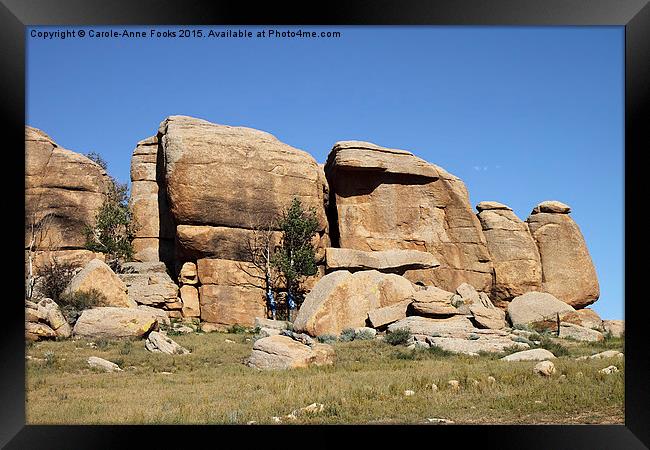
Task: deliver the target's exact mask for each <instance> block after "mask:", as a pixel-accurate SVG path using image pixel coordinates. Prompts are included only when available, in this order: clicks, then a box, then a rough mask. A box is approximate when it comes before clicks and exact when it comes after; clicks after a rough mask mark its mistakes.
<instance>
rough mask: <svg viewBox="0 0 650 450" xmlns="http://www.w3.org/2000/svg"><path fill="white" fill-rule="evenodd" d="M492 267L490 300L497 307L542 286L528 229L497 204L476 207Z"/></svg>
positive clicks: (535, 246) (482, 203)
mask: <svg viewBox="0 0 650 450" xmlns="http://www.w3.org/2000/svg"><path fill="white" fill-rule="evenodd" d="M476 209H477V210H478V214H477V216H478V218H479V221H480V222H481V227H482V228H483V234H484V235H485V239H486V241H487V247H488V250H489V252H490V257H491V259H492V264H493V266H494V285H493V286H492V297H493V300H494V301H495V303H496V304H497V306H501V307H503V306H506V305H507V304H506V305H504V304H503V302H506V301H509V300H511V299H513V298H514V297H517V296H519V295H522V294H524V293H526V292H529V291H539V290H540V289H541V286H542V266H541V263H540V259H539V252H538V250H537V245H536V244H535V241H534V240H533V238H532V237H531V235H530V233H529V231H528V226H527V225H526V223H525V222H522V221H521V220H520V219H519V218H518V217H517V216H516V215H515V213H514V212H512V209H510V208H509V207H508V206H506V205H503V204H501V203H497V202H481V203H479V204H478V205H476Z"/></svg>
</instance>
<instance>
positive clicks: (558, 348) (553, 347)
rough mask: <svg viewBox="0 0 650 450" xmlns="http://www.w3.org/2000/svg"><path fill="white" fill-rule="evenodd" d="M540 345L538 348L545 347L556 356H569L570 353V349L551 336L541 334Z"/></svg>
mask: <svg viewBox="0 0 650 450" xmlns="http://www.w3.org/2000/svg"><path fill="white" fill-rule="evenodd" d="M539 342H540V343H539V345H538V346H536V347H537V348H544V349H546V350H548V351H549V352H551V353H553V354H554V355H555V356H567V355H568V354H569V349H568V348H566V347H565V346H564V345H562V344H560V343H559V342H557V340H554V339H552V338H551V337H549V336H546V335H544V336H541V338H540V339H539Z"/></svg>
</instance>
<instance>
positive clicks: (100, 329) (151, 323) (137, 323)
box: [72, 306, 159, 339]
mask: <svg viewBox="0 0 650 450" xmlns="http://www.w3.org/2000/svg"><path fill="white" fill-rule="evenodd" d="M158 327H159V323H158V320H157V318H156V316H155V315H154V314H152V313H150V312H148V311H146V310H142V309H140V308H116V307H112V306H109V307H100V308H92V309H86V310H85V311H84V312H82V313H81V316H79V318H78V319H77V322H76V323H75V325H74V328H73V330H72V333H73V334H74V335H75V336H81V337H86V338H105V339H116V338H126V337H130V338H141V337H143V336H146V335H147V334H148V333H149V332H151V331H155V330H157V329H158Z"/></svg>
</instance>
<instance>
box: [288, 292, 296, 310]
mask: <svg viewBox="0 0 650 450" xmlns="http://www.w3.org/2000/svg"><path fill="white" fill-rule="evenodd" d="M287 306H288V307H289V309H296V302H295V301H294V299H293V295H291V292H289V293H288V294H287Z"/></svg>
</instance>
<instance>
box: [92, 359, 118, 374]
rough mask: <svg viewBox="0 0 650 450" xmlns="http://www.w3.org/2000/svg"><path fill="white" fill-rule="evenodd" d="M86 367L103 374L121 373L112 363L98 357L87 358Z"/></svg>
mask: <svg viewBox="0 0 650 450" xmlns="http://www.w3.org/2000/svg"><path fill="white" fill-rule="evenodd" d="M88 365H89V366H90V367H92V368H94V369H99V370H103V371H104V372H122V369H120V366H118V365H117V364H115V363H114V362H111V361H108V360H106V359H104V358H100V357H98V356H91V357H89V358H88Z"/></svg>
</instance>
